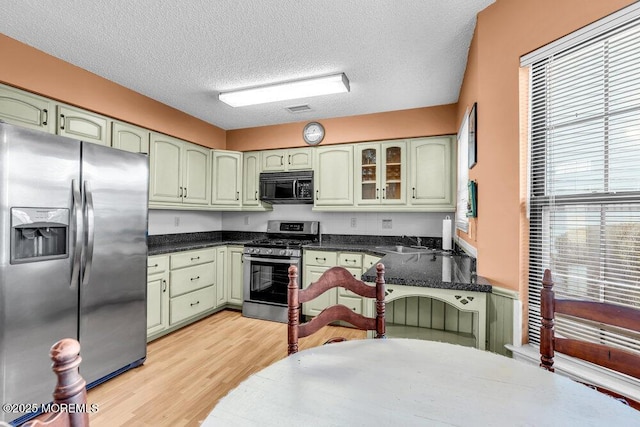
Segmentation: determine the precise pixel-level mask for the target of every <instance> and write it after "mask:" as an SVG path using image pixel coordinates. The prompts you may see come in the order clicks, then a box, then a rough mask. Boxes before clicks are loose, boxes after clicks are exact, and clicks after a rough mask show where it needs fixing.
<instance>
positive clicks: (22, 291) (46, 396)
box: [0, 123, 81, 421]
mask: <svg viewBox="0 0 640 427" xmlns="http://www.w3.org/2000/svg"><path fill="white" fill-rule="evenodd" d="M79 158H80V142H79V141H74V140H70V139H68V138H62V137H59V136H55V135H49V134H45V133H43V132H39V131H32V130H27V129H22V128H20V127H17V126H12V125H7V124H3V123H0V227H2V230H1V231H0V401H1V402H3V403H26V402H29V403H46V402H49V401H51V391H52V390H53V388H54V386H55V382H56V381H55V376H54V375H53V374H52V372H51V360H50V359H49V349H50V348H51V346H52V345H53V344H54V343H55V342H56V341H58V340H60V339H62V338H67V337H70V338H75V337H77V320H78V319H77V316H78V314H77V313H78V285H77V283H71V270H72V258H73V253H74V252H73V251H74V248H73V246H72V244H73V237H74V235H75V234H76V233H77V232H78V231H81V230H77V229H76V223H75V222H74V214H73V209H72V206H73V196H72V193H73V191H72V181H73V180H79V178H80V162H79ZM12 207H20V208H38V212H57V213H58V214H59V215H61V217H57V219H56V221H61V222H63V223H64V222H65V221H67V220H68V226H69V232H68V233H67V234H68V235H67V238H66V240H67V242H66V244H67V247H66V248H65V250H64V252H66V255H62V256H60V253H58V256H56V257H40V258H33V259H32V260H30V261H29V262H17V263H13V264H12V263H11V261H10V258H11V238H10V235H11V233H10V227H11V222H12V219H11V208H12ZM33 212H34V215H36V212H35V211H33ZM67 216H68V217H67ZM34 230H36V231H38V232H39V233H40V234H42V236H41V237H42V239H40V240H41V241H44V240H46V238H47V233H48V232H47V230H46V227H42V228H40V227H38V228H34ZM34 234H37V233H34ZM28 237H30V236H28ZM49 237H50V236H49ZM14 238H15V236H14ZM37 238H39V236H37V235H36V236H35V237H34V242H35V241H36V239H37ZM39 250H40V249H39ZM57 251H58V252H60V251H62V249H60V250H57ZM21 415H22V414H19V413H9V414H7V413H5V412H1V413H0V420H3V421H12V420H14V419H17V418H18V417H19V416H21Z"/></svg>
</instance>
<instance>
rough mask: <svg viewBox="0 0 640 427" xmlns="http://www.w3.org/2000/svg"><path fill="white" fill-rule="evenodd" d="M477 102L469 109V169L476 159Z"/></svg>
mask: <svg viewBox="0 0 640 427" xmlns="http://www.w3.org/2000/svg"><path fill="white" fill-rule="evenodd" d="M477 107H478V103H477V102H476V103H474V104H473V107H471V111H469V144H468V147H469V169H471V168H472V167H474V166H475V165H476V163H477V161H478V159H477V157H478V147H477V146H476V144H477V141H476V138H477V129H478V123H477V121H478V111H477V110H478V109H477Z"/></svg>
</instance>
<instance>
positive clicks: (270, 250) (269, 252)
mask: <svg viewBox="0 0 640 427" xmlns="http://www.w3.org/2000/svg"><path fill="white" fill-rule="evenodd" d="M264 252H265V253H266V254H267V255H271V253H272V252H273V249H267V250H266V251H264Z"/></svg>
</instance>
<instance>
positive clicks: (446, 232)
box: [442, 215, 453, 251]
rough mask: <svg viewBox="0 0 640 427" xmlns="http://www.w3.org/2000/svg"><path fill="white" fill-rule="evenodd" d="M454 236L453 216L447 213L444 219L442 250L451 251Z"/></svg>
mask: <svg viewBox="0 0 640 427" xmlns="http://www.w3.org/2000/svg"><path fill="white" fill-rule="evenodd" d="M452 243H453V237H452V235H451V217H450V216H449V215H447V216H446V217H444V219H443V220H442V250H443V251H450V250H451V249H452Z"/></svg>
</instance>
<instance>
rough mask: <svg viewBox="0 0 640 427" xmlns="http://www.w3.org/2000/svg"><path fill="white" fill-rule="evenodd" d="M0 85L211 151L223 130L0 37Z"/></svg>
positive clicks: (222, 137)
mask: <svg viewBox="0 0 640 427" xmlns="http://www.w3.org/2000/svg"><path fill="white" fill-rule="evenodd" d="M0 52H2V59H1V60H0V64H1V65H0V82H2V83H5V84H8V85H11V86H15V87H17V88H20V89H24V90H27V91H30V92H34V93H37V94H39V95H42V96H45V97H47V98H52V99H55V100H58V101H61V102H64V103H67V104H71V105H75V106H77V107H81V108H83V109H86V110H89V111H94V112H96V113H100V114H103V115H106V116H109V117H112V118H115V119H119V120H123V121H126V122H130V123H133V124H136V125H139V126H142V127H145V128H148V129H152V130H155V131H158V132H162V133H166V134H168V135H172V136H175V137H177V138H181V139H184V140H186V141H190V142H194V143H196V144H200V145H203V146H206V147H211V148H225V144H226V135H225V131H224V130H223V129H220V128H218V127H216V126H213V125H211V124H209V123H206V122H203V121H202V120H199V119H196V118H195V117H192V116H190V115H188V114H186V113H183V112H181V111H178V110H176V109H174V108H171V107H169V106H167V105H165V104H162V103H160V102H158V101H155V100H153V99H151V98H148V97H146V96H143V95H141V94H139V93H137V92H134V91H132V90H129V89H127V88H125V87H123V86H120V85H118V84H116V83H113V82H111V81H109V80H106V79H104V78H102V77H99V76H97V75H95V74H93V73H90V72H88V71H86V70H83V69H82V68H79V67H76V66H74V65H72V64H69V63H67V62H64V61H62V60H60V59H57V58H55V57H53V56H51V55H48V54H46V53H44V52H42V51H39V50H37V49H34V48H32V47H30V46H28V45H26V44H23V43H20V42H18V41H16V40H14V39H12V38H9V37H7V36H5V35H4V34H0Z"/></svg>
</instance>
